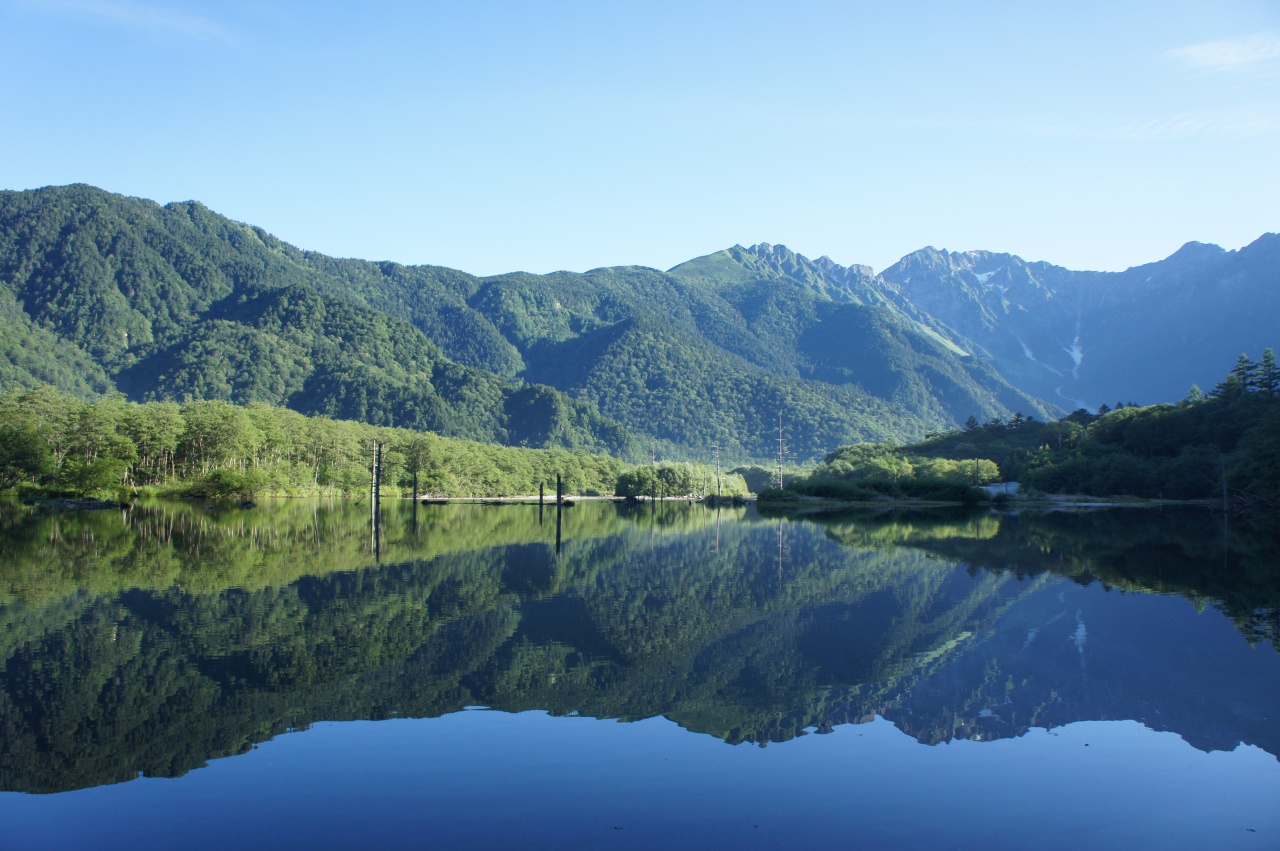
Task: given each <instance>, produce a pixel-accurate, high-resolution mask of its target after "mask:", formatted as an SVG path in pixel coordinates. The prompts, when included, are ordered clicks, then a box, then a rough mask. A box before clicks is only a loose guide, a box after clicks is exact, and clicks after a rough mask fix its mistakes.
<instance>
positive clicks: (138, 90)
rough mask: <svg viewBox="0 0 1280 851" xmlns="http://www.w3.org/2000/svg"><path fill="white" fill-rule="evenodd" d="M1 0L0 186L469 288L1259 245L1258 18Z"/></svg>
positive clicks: (1265, 218) (1185, 8)
mask: <svg viewBox="0 0 1280 851" xmlns="http://www.w3.org/2000/svg"><path fill="white" fill-rule="evenodd" d="M889 6H890V4H858V3H822V2H802V1H800V0H793V2H787V3H732V4H730V3H695V2H677V3H663V2H652V3H628V2H616V3H601V2H584V3H571V2H558V3H484V2H466V3H464V2H458V3H453V2H439V3H378V2H364V3H359V4H356V3H347V4H339V3H324V2H309V3H294V2H272V0H255V2H239V0H222V2H216V3H214V2H207V3H199V2H185V3H161V2H154V1H153V0H149V2H143V0H139V1H138V2H133V0H128V2H126V0H0V45H2V49H0V81H3V82H2V84H0V188H8V189H25V188H31V187H36V186H43V185H48V184H61V183H70V182H87V183H93V184H96V185H98V186H102V187H104V188H106V189H109V190H112V191H116V192H122V193H125V194H129V195H140V196H144V197H148V198H153V199H156V200H158V201H161V202H167V201H175V200H186V199H190V198H195V199H198V200H201V201H203V202H205V203H206V204H208V205H209V206H210V207H212V208H213V209H215V210H217V211H218V212H221V213H223V214H225V215H228V216H231V217H232V218H235V219H239V220H242V221H248V222H252V223H254V224H257V225H261V226H263V227H265V228H266V229H268V230H270V231H271V232H273V233H275V234H277V235H278V236H280V237H282V238H284V239H286V240H288V241H290V242H292V243H294V244H296V245H299V246H301V247H303V248H309V249H315V250H318V251H323V252H325V253H328V254H334V255H339V256H355V257H364V258H369V259H390V260H397V261H401V262H406V263H437V264H442V265H448V266H454V267H458V268H462V269H466V270H468V271H471V272H476V273H479V274H492V273H497V272H503V271H512V270H517V269H523V270H528V271H534V272H546V271H552V270H556V269H573V270H585V269H588V268H593V267H596V266H602V265H619V264H626V263H636V264H642V265H646V266H657V267H661V268H666V267H669V266H671V265H674V264H676V263H678V262H680V261H682V260H685V259H688V258H690V257H694V256H697V255H700V254H705V253H708V252H710V251H714V250H716V249H719V248H723V247H726V246H729V245H732V244H734V243H736V242H740V243H743V244H750V243H753V242H758V241H768V242H780V243H785V244H787V245H789V246H791V247H792V248H794V249H796V250H797V251H801V252H803V253H805V254H808V255H810V256H814V257H816V256H818V255H821V254H827V255H829V256H831V257H832V258H833V259H834V260H836V261H838V262H841V263H854V262H857V263H867V264H869V265H872V266H874V267H875V268H876V269H877V270H879V269H882V268H884V267H885V266H887V265H889V264H890V263H892V262H893V261H894V260H896V259H897V258H898V257H899V256H901V255H902V254H905V253H907V252H909V251H912V250H914V249H917V248H920V247H922V246H924V245H934V246H937V247H939V248H949V249H952V250H968V249H975V248H986V249H990V250H995V251H1010V252H1014V253H1017V254H1020V255H1022V256H1024V257H1026V258H1028V259H1037V260H1048V261H1051V262H1055V263H1060V264H1063V265H1066V266H1070V267H1072V268H1091V269H1122V268H1125V267H1126V266H1129V265H1133V264H1137V263H1142V262H1147V261H1150V260H1155V259H1158V258H1160V257H1163V256H1165V255H1167V254H1169V253H1171V252H1172V251H1173V250H1175V249H1176V248H1177V247H1178V246H1179V245H1181V244H1182V243H1183V242H1185V241H1187V240H1192V239H1196V240H1201V241H1205V242H1217V243H1219V244H1221V245H1224V246H1226V247H1228V248H1235V247H1239V246H1240V245H1243V244H1245V243H1247V242H1249V241H1252V240H1253V239H1254V238H1256V237H1257V236H1258V235H1259V234H1261V233H1263V232H1266V231H1274V230H1280V156H1277V152H1280V4H1278V3H1276V2H1274V0H1270V2H1217V3H1178V2H1162V3H1122V2H1113V3H1098V4H1088V3H1078V2H1077V3H1025V4H1015V3H987V4H981V5H979V4H967V5H966V4H956V3H897V4H892V7H891V8H888V7H889Z"/></svg>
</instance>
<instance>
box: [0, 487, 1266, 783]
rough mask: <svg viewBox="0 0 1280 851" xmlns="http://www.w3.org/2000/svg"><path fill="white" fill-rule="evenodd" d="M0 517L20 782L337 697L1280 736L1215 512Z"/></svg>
mask: <svg viewBox="0 0 1280 851" xmlns="http://www.w3.org/2000/svg"><path fill="white" fill-rule="evenodd" d="M3 510H4V515H3V529H0V673H2V676H0V744H2V745H3V747H0V790H4V791H25V792H57V791H63V790H70V789H78V788H85V787H91V786H97V785H101V784H106V783H116V782H120V781H126V780H130V779H133V778H135V777H137V776H138V775H139V773H142V774H145V775H148V776H158V777H176V776H179V775H182V774H184V773H186V772H188V771H190V770H192V769H194V768H199V767H201V766H203V765H204V764H205V763H206V761H208V760H210V759H213V758H217V757H223V756H229V755H233V754H238V753H243V752H245V751H247V750H249V749H250V748H252V747H253V745H254V744H255V743H257V742H261V741H263V740H266V739H269V738H271V737H272V736H275V735H278V734H280V733H283V732H288V731H292V730H299V729H305V728H306V727H307V726H309V725H310V724H312V723H313V722H316V721H321V720H351V719H374V720H376V719H383V718H390V717H432V716H439V715H442V714H445V713H451V712H455V711H457V710H460V709H462V708H463V707H466V706H471V705H483V706H488V707H491V708H493V709H498V710H506V711H520V710H526V709H544V710H547V711H549V712H550V713H552V714H566V715H567V714H574V713H577V714H582V715H590V716H596V717H605V718H618V719H622V720H638V719H642V718H648V717H652V716H657V715H662V716H666V717H667V718H670V719H672V720H674V721H675V722H677V723H678V724H680V725H681V726H682V727H684V728H685V729H687V730H690V731H693V732H695V733H701V734H707V735H711V736H715V737H717V738H720V739H723V740H724V741H726V742H729V743H735V744H736V743H743V742H751V743H756V744H759V745H760V746H764V745H765V744H767V743H770V742H784V741H786V740H789V739H792V738H794V737H796V736H800V735H805V734H806V733H807V732H811V731H814V732H817V733H824V732H829V731H830V730H831V729H832V728H833V726H835V725H838V724H848V723H860V722H865V721H869V720H871V719H873V718H874V717H875V716H876V715H880V716H883V717H885V718H887V719H888V720H890V721H891V722H893V724H895V725H896V726H897V727H898V728H899V729H900V730H903V731H904V732H906V733H908V734H910V735H911V736H913V737H915V738H916V739H918V740H919V741H921V742H925V743H938V742H944V741H948V740H951V739H954V738H964V739H972V740H978V741H986V740H989V739H997V738H1008V737H1013V736H1019V735H1021V734H1023V733H1026V732H1027V731H1028V730H1029V729H1031V728H1033V727H1050V728H1052V727H1056V726H1059V725H1064V724H1067V723H1070V722H1074V721H1081V720H1116V719H1135V720H1139V721H1141V722H1142V723H1143V724H1145V725H1147V726H1148V727H1151V728H1153V729H1157V730H1168V731H1172V732H1175V733H1177V734H1179V735H1181V736H1182V737H1183V738H1184V739H1185V740H1186V741H1187V742H1189V743H1190V744H1192V745H1193V746H1195V747H1197V748H1200V749H1202V750H1210V749H1225V750H1230V749H1232V748H1234V747H1235V746H1236V745H1237V744H1239V743H1241V742H1244V743H1246V744H1253V745H1257V746H1258V747H1260V748H1262V749H1264V750H1266V751H1267V752H1268V753H1270V754H1272V755H1273V756H1274V755H1277V754H1280V719H1277V718H1276V717H1275V710H1276V707H1280V658H1278V657H1277V655H1276V653H1275V652H1274V647H1273V645H1274V643H1275V642H1276V640H1277V635H1278V634H1280V633H1278V632H1277V623H1278V621H1277V612H1278V611H1280V556H1277V555H1276V552H1275V550H1276V548H1275V547H1274V545H1273V541H1274V539H1273V538H1272V537H1270V535H1269V534H1267V533H1266V531H1265V530H1252V529H1249V528H1247V527H1241V528H1239V529H1236V528H1230V527H1229V528H1227V529H1226V530H1225V531H1224V529H1223V525H1222V521H1221V519H1220V518H1215V517H1214V516H1213V515H1211V514H1209V513H1207V512H1204V511H1198V510H1196V511H1192V510H1185V511H1164V512H1160V511H1155V510H1112V511H1105V512H1096V513H1080V514H1073V513H1049V514H1034V515H1028V514H1022V515H996V514H989V513H976V514H969V513H959V514H922V513H882V514H868V513H862V514H849V515H838V516H831V515H828V516H821V517H811V518H794V517H770V516H762V515H761V514H760V513H758V512H757V511H756V510H755V509H754V508H753V507H752V508H738V509H721V510H719V511H716V510H711V509H706V508H703V507H701V506H697V505H686V504H683V503H680V504H674V503H673V504H664V505H662V506H660V507H657V508H654V507H652V506H645V507H641V508H629V507H626V506H623V505H619V504H614V503H603V502H602V503H579V504H578V505H577V506H575V507H573V508H572V509H569V510H566V511H565V512H564V514H563V518H562V524H563V528H562V529H561V540H562V544H561V546H560V552H559V553H558V554H557V547H556V540H557V533H556V518H555V511H554V508H553V507H548V508H547V509H546V510H545V512H544V511H540V510H539V508H538V507H536V506H471V505H432V506H422V507H420V508H418V509H417V510H416V511H414V510H411V507H410V506H408V505H404V504H401V503H394V502H393V503H388V504H386V505H385V506H384V508H383V514H382V518H383V519H382V523H381V538H380V540H379V541H378V542H377V543H378V546H377V547H376V552H377V557H378V561H377V562H375V556H374V550H375V548H374V546H373V541H371V538H370V527H369V515H368V506H367V504H364V505H360V504H352V503H347V502H328V501H281V502H274V503H270V504H268V505H265V506H263V507H261V508H258V509H253V510H240V509H238V508H232V507H226V508H220V509H219V510H214V511H209V510H205V508H204V506H202V505H198V504H188V503H154V504H150V505H144V506H138V507H135V508H133V509H131V510H128V511H109V512H86V513H68V514H61V515H41V514H36V513H32V511H31V510H29V509H27V508H24V507H19V506H14V505H8V506H5V507H4V509H3Z"/></svg>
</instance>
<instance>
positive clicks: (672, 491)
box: [616, 461, 749, 497]
mask: <svg viewBox="0 0 1280 851" xmlns="http://www.w3.org/2000/svg"><path fill="white" fill-rule="evenodd" d="M748 492H749V491H748V489H747V483H746V481H745V480H744V479H743V478H742V476H740V475H738V474H737V473H726V472H723V471H722V472H721V473H720V477H719V482H717V481H716V468H715V467H709V466H707V465H705V464H693V463H690V462H680V461H663V462H661V463H659V464H651V465H645V466H640V467H636V468H635V469H633V470H628V471H627V472H625V473H623V474H622V475H621V476H619V477H618V486H617V490H616V493H617V495H618V496H655V495H656V496H658V497H666V496H696V497H703V496H708V495H715V494H722V495H724V496H735V495H743V496H745V495H746V494H747V493H748Z"/></svg>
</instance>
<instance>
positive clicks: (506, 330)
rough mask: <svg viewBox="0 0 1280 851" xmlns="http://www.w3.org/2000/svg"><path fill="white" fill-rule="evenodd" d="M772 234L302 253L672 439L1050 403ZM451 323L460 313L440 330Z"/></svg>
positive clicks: (394, 306)
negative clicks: (634, 262)
mask: <svg viewBox="0 0 1280 851" xmlns="http://www.w3.org/2000/svg"><path fill="white" fill-rule="evenodd" d="M766 250H767V251H768V252H770V253H774V251H773V249H772V248H771V247H770V246H763V247H755V248H753V249H742V248H739V247H735V248H734V249H732V250H730V251H728V252H720V253H719V254H716V255H710V256H709V257H705V258H699V259H698V260H694V261H691V262H690V263H687V264H684V265H682V266H678V267H676V268H675V269H673V270H671V271H670V272H668V273H663V272H660V271H658V270H655V269H648V268H644V267H636V266H625V267H612V268H604V269H595V270H592V271H589V272H586V273H583V274H576V273H571V272H557V273H553V274H549V275H531V274H526V273H514V274H508V275H498V276H494V277H490V278H474V277H471V276H467V275H464V274H462V273H459V272H455V271H453V270H448V269H439V268H434V267H415V268H408V267H403V266H397V265H395V264H372V263H364V262H360V261H350V260H333V259H331V258H327V257H323V256H321V255H314V254H307V255H305V256H306V259H307V262H309V263H310V264H311V265H312V266H313V268H316V269H317V270H322V271H324V272H325V273H326V277H325V278H324V282H323V283H321V284H320V286H321V287H323V288H327V289H326V291H327V292H331V293H333V294H335V295H341V296H342V297H344V298H347V299H350V300H353V301H357V302H359V303H363V304H368V305H370V306H372V307H375V308H377V309H379V310H383V311H386V312H388V313H390V314H392V315H395V316H400V317H403V318H406V319H408V320H410V321H412V322H413V323H414V324H415V325H417V326H418V327H419V328H421V329H423V330H424V331H425V332H426V333H428V334H429V335H431V336H432V338H433V339H435V340H436V341H437V342H439V343H440V344H441V346H442V347H443V348H444V349H445V351H446V352H447V353H448V354H449V355H451V356H452V357H454V358H456V359H458V360H460V361H463V362H465V363H471V364H474V365H476V366H482V367H485V368H487V369H492V370H495V371H498V372H502V373H504V374H509V375H518V376H519V377H522V378H524V379H526V380H529V381H536V382H543V383H546V384H549V385H552V386H554V387H556V388H558V389H561V390H564V391H566V392H568V393H570V394H571V395H573V396H575V397H576V398H581V399H586V400H590V401H592V402H594V403H595V404H597V405H598V406H599V408H600V410H601V412H602V413H604V414H605V415H606V416H609V417H612V418H615V419H617V420H618V421H620V422H622V423H623V424H624V425H626V426H627V427H628V428H630V429H631V430H632V431H633V432H634V433H636V434H639V435H645V436H648V437H650V438H656V439H657V440H658V441H660V442H662V443H663V444H664V445H665V447H666V450H667V451H675V452H677V453H678V454H679V453H686V454H687V453H692V454H705V453H706V451H707V447H709V446H710V445H711V444H713V443H719V444H720V445H721V446H723V447H726V448H728V449H729V450H730V451H731V452H735V453H739V454H746V455H754V456H756V457H760V456H767V455H769V454H770V453H771V452H772V451H774V449H775V448H776V444H775V443H774V438H776V429H777V418H778V415H779V414H781V415H782V416H783V419H784V423H785V425H786V430H787V432H788V437H789V440H790V442H791V444H792V447H793V448H794V450H795V451H796V452H797V454H799V455H800V456H801V457H811V456H814V455H820V454H821V453H822V452H823V450H824V448H825V447H829V446H831V445H833V442H840V441H842V440H876V439H904V438H907V437H909V436H912V435H919V434H922V433H923V432H924V431H926V430H929V429H932V428H937V427H941V426H943V425H946V424H950V423H958V422H960V421H963V420H964V419H965V418H966V417H968V416H969V415H970V414H971V413H977V414H979V415H980V416H1006V415H1008V414H1009V413H1011V412H1016V411H1023V412H1026V413H1028V414H1036V415H1041V416H1043V415H1045V414H1047V413H1052V412H1053V410H1054V409H1053V408H1052V406H1050V407H1046V406H1045V405H1043V404H1042V403H1041V402H1039V401H1038V400H1036V399H1034V398H1032V397H1030V396H1028V395H1027V394H1024V393H1021V392H1020V391H1018V390H1016V389H1015V388H1013V387H1011V386H1010V385H1009V384H1008V383H1007V382H1005V381H1004V380H1003V379H1002V378H1000V376H999V374H998V373H996V372H995V370H994V369H992V368H991V367H990V366H989V365H988V364H986V363H985V362H983V361H982V360H980V359H978V358H975V357H972V356H970V354H969V353H968V352H967V351H965V350H964V348H962V347H961V346H959V345H956V344H955V343H953V342H952V341H951V340H950V338H948V337H947V336H945V333H939V331H938V330H935V326H936V323H932V322H931V320H929V319H928V318H927V317H925V318H923V319H922V318H920V317H918V316H916V315H915V313H914V311H913V310H912V309H911V308H910V307H909V306H906V307H905V308H904V307H901V306H898V305H896V304H895V303H894V302H893V301H891V300H890V299H889V298H886V297H884V296H882V295H879V294H878V293H877V292H876V291H875V290H871V289H869V288H863V292H864V293H865V297H864V298H862V299H859V298H857V297H856V296H854V295H852V292H853V291H852V290H851V288H850V286H849V285H848V284H847V283H844V282H838V281H837V280H836V277H835V275H834V274H829V273H827V272H824V271H823V270H821V269H819V268H818V267H817V266H815V265H814V264H813V263H811V262H810V261H808V260H806V259H804V258H803V257H800V256H799V255H794V254H791V253H790V252H787V251H786V249H784V248H780V249H779V250H778V252H777V253H779V254H782V255H789V257H790V259H789V260H788V261H787V263H788V265H785V266H784V265H783V264H782V263H779V262H768V261H764V260H762V259H761V257H760V256H759V255H760V254H763V253H765V251H766ZM753 252H755V253H753ZM831 265H832V266H833V267H834V264H831ZM835 268H840V269H841V271H845V270H843V269H842V267H835ZM458 327H465V328H466V329H468V330H467V331H466V332H465V333H455V332H454V331H440V330H438V329H441V328H458ZM937 327H940V326H937ZM473 329H475V330H473ZM943 331H944V332H945V329H943Z"/></svg>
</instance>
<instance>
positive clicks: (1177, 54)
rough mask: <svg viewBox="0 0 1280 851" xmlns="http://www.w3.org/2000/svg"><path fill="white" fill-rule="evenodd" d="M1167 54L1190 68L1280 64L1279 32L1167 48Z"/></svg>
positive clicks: (1248, 67) (1238, 68) (1251, 67)
mask: <svg viewBox="0 0 1280 851" xmlns="http://www.w3.org/2000/svg"><path fill="white" fill-rule="evenodd" d="M1167 55H1168V56H1171V57H1173V58H1174V59H1177V60H1179V61H1181V62H1185V63H1186V64H1188V65H1190V66H1191V67H1192V68H1203V69H1206V70H1209V71H1251V70H1254V69H1257V68H1260V67H1269V66H1272V65H1276V64H1280V33H1276V32H1265V33H1255V34H1254V35H1250V36H1245V37H1243V38H1228V39H1222V40H1221V41H1206V42H1202V43H1201V44H1191V45H1188V46H1186V47H1179V48H1178V49H1176V50H1170V51H1169V52H1168V54H1167Z"/></svg>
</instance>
